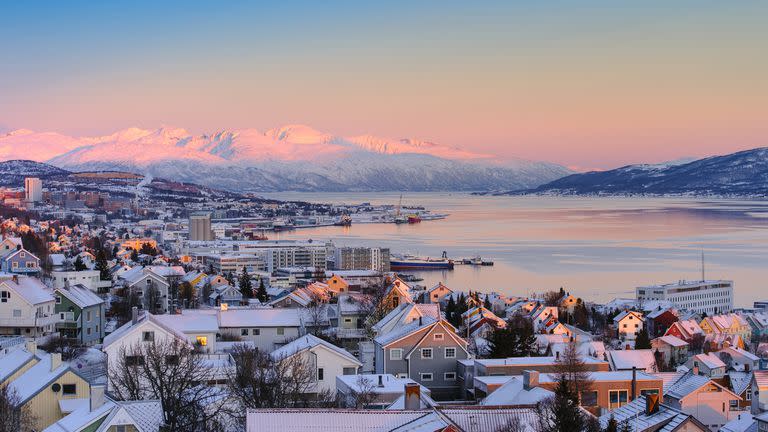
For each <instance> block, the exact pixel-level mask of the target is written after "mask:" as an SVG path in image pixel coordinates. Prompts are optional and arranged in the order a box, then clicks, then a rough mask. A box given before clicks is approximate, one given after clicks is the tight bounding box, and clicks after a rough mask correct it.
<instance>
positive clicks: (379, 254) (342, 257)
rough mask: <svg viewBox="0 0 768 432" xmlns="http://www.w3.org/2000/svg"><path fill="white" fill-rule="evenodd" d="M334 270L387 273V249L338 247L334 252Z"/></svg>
mask: <svg viewBox="0 0 768 432" xmlns="http://www.w3.org/2000/svg"><path fill="white" fill-rule="evenodd" d="M334 268H335V269H336V270H373V271H377V272H389V270H390V268H389V249H388V248H375V247H373V248H368V247H340V248H336V250H335V251H334Z"/></svg>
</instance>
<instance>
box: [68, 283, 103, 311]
mask: <svg viewBox="0 0 768 432" xmlns="http://www.w3.org/2000/svg"><path fill="white" fill-rule="evenodd" d="M56 292H57V293H59V294H61V295H63V296H64V297H66V298H68V299H69V300H70V301H72V303H74V304H76V305H77V306H78V307H80V308H86V307H89V306H96V305H99V304H102V303H104V300H103V299H102V298H101V297H99V296H97V295H96V294H95V293H94V292H93V291H91V290H89V289H88V288H86V287H84V286H83V285H80V284H77V285H72V286H70V287H69V288H59V289H57V290H56Z"/></svg>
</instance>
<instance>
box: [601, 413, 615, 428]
mask: <svg viewBox="0 0 768 432" xmlns="http://www.w3.org/2000/svg"><path fill="white" fill-rule="evenodd" d="M603 432H619V423H617V422H616V418H614V417H613V414H611V417H610V418H608V424H607V425H605V429H603Z"/></svg>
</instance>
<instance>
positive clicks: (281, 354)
mask: <svg viewBox="0 0 768 432" xmlns="http://www.w3.org/2000/svg"><path fill="white" fill-rule="evenodd" d="M318 346H322V347H325V348H327V349H328V350H330V351H332V352H334V353H336V354H338V355H339V356H341V357H344V358H345V359H346V360H347V361H350V362H353V363H355V364H357V365H358V366H362V363H360V361H359V360H357V358H355V356H353V355H352V354H350V353H349V352H348V351H347V350H345V349H343V348H340V347H337V346H336V345H334V344H332V343H330V342H328V341H326V340H323V339H320V338H319V337H317V336H314V335H311V334H308V335H304V336H302V337H300V338H298V339H295V340H293V341H291V342H289V343H288V344H286V345H283V346H282V347H280V348H278V349H276V350H274V351H272V354H271V355H272V358H274V359H284V358H287V357H290V356H293V355H294V354H296V353H298V352H301V351H304V350H311V349H313V348H315V347H318Z"/></svg>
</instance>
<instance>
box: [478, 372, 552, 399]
mask: <svg viewBox="0 0 768 432" xmlns="http://www.w3.org/2000/svg"><path fill="white" fill-rule="evenodd" d="M554 395H555V394H554V393H553V392H551V391H550V390H547V389H545V388H543V387H533V388H531V389H528V390H526V389H525V386H524V385H523V377H522V376H521V375H519V376H513V377H511V379H509V380H508V381H507V382H506V383H504V384H503V385H502V386H501V387H499V388H497V389H496V390H494V391H493V393H491V394H490V395H488V396H487V397H486V398H485V399H483V400H482V401H481V402H480V405H483V406H492V405H497V406H498V405H535V404H537V403H539V402H541V401H543V400H545V399H547V398H550V397H553V396H554Z"/></svg>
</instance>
